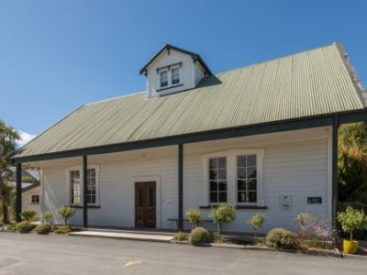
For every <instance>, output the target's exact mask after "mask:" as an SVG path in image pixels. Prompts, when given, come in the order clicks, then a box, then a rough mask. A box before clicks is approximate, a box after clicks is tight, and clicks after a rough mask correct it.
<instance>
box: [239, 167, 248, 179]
mask: <svg viewBox="0 0 367 275" xmlns="http://www.w3.org/2000/svg"><path fill="white" fill-rule="evenodd" d="M237 177H238V178H239V179H245V178H246V168H238V169H237Z"/></svg>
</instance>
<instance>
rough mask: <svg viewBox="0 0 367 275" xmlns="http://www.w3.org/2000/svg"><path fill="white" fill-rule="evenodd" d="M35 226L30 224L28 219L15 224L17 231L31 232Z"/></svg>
mask: <svg viewBox="0 0 367 275" xmlns="http://www.w3.org/2000/svg"><path fill="white" fill-rule="evenodd" d="M35 227H36V226H35V225H34V224H31V223H30V222H28V221H24V222H20V223H18V224H17V231H18V232H19V233H29V232H31V231H32V230H33V229H34V228H35Z"/></svg>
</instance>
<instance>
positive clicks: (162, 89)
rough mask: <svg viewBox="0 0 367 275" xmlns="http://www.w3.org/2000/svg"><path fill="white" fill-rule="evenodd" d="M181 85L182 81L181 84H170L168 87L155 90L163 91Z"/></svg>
mask: <svg viewBox="0 0 367 275" xmlns="http://www.w3.org/2000/svg"><path fill="white" fill-rule="evenodd" d="M181 86H183V84H182V83H181V84H177V85H172V86H169V87H165V88H161V89H158V90H157V92H161V91H165V90H169V89H172V88H176V87H181Z"/></svg>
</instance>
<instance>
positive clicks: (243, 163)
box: [237, 156, 246, 167]
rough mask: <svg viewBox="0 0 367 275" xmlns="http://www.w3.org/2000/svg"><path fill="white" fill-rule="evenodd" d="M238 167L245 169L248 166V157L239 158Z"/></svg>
mask: <svg viewBox="0 0 367 275" xmlns="http://www.w3.org/2000/svg"><path fill="white" fill-rule="evenodd" d="M237 165H238V167H245V166H246V157H245V156H239V157H237Z"/></svg>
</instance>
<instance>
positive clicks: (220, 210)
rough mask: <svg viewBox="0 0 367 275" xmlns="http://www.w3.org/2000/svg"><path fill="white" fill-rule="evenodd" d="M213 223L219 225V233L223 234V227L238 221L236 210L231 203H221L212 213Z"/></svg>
mask: <svg viewBox="0 0 367 275" xmlns="http://www.w3.org/2000/svg"><path fill="white" fill-rule="evenodd" d="M210 217H211V218H212V219H213V222H214V223H216V224H217V225H218V233H221V231H222V229H221V228H222V226H223V225H224V224H227V223H230V222H232V221H234V220H235V219H236V209H235V207H234V206H232V205H231V204H229V203H221V204H220V205H218V206H217V207H216V208H213V209H212V211H211V212H210Z"/></svg>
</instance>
